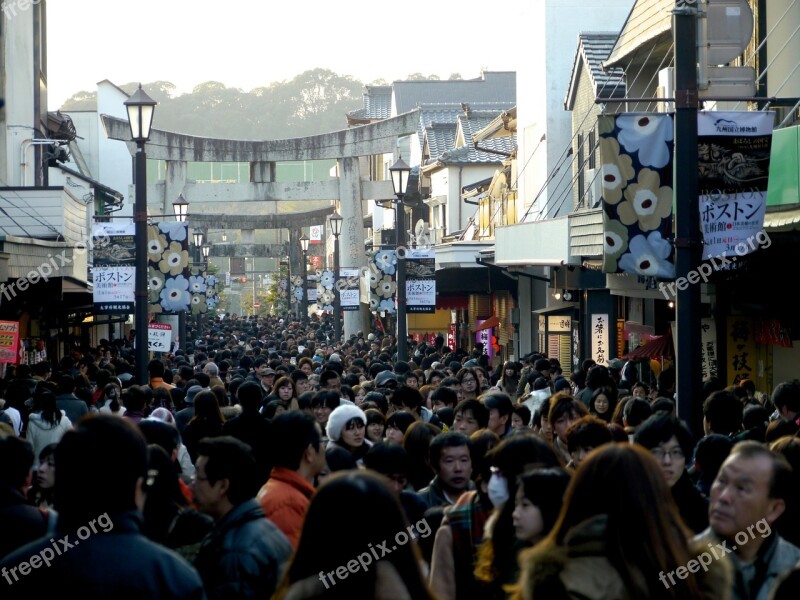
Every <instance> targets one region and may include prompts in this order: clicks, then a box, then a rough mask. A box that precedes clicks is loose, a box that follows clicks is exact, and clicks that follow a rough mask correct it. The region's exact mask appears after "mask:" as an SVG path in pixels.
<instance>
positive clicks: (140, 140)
mask: <svg viewBox="0 0 800 600" xmlns="http://www.w3.org/2000/svg"><path fill="white" fill-rule="evenodd" d="M124 104H125V108H126V109H127V111H128V124H129V125H130V128H131V140H132V141H134V142H136V160H135V185H136V201H135V204H134V211H133V223H134V225H135V229H134V232H135V235H136V287H135V292H134V297H135V301H136V303H135V307H134V313H135V314H134V326H135V327H136V338H135V340H136V353H135V356H136V379H137V383H139V384H140V385H147V384H148V383H149V381H150V380H149V377H148V375H147V357H148V346H149V343H148V340H147V337H148V331H147V154H146V153H145V149H144V147H145V144H146V143H147V140H149V139H150V127H151V125H152V124H153V113H154V112H155V107H156V104H158V103H157V102H156V101H155V100H153V99H152V98H151V97H150V96H148V95H147V94H145V93H144V90H142V85H141V84H139V89H138V90H136V91H135V92H134V94H133V95H132V96H131V97H130V98H128V99H127V100H126V101H125V103H124Z"/></svg>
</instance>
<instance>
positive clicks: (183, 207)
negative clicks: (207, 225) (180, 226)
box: [172, 194, 189, 223]
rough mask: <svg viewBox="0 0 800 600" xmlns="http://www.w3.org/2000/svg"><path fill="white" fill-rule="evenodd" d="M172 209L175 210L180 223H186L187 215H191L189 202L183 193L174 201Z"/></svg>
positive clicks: (176, 218)
mask: <svg viewBox="0 0 800 600" xmlns="http://www.w3.org/2000/svg"><path fill="white" fill-rule="evenodd" d="M172 210H173V211H174V212H175V220H176V221H177V222H178V223H185V222H186V217H188V216H189V203H188V202H187V201H186V198H184V197H183V194H180V195H179V196H178V199H177V200H175V202H173V203H172Z"/></svg>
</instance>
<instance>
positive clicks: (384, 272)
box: [367, 250, 397, 315]
mask: <svg viewBox="0 0 800 600" xmlns="http://www.w3.org/2000/svg"><path fill="white" fill-rule="evenodd" d="M367 264H368V265H369V269H368V274H367V277H368V281H369V289H370V294H369V309H370V310H371V311H372V312H379V313H386V314H390V315H392V314H394V313H395V312H396V309H395V295H396V292H397V280H396V273H397V256H396V255H395V251H394V250H379V251H377V252H372V253H370V254H368V255H367Z"/></svg>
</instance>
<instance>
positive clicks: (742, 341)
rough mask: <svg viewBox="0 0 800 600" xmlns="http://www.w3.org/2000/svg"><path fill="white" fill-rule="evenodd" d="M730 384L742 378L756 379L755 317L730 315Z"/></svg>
mask: <svg viewBox="0 0 800 600" xmlns="http://www.w3.org/2000/svg"><path fill="white" fill-rule="evenodd" d="M727 346H728V356H727V361H726V362H727V366H728V369H727V370H728V385H738V384H739V382H740V381H741V380H742V379H752V380H753V381H755V380H756V376H755V375H756V369H755V367H756V340H755V333H754V330H753V319H752V318H751V317H749V316H744V315H742V316H736V317H728V344H727Z"/></svg>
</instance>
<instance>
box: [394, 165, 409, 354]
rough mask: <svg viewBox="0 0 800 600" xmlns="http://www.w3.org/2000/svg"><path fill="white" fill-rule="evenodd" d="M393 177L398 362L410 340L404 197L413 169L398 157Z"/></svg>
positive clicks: (406, 349) (406, 350)
mask: <svg viewBox="0 0 800 600" xmlns="http://www.w3.org/2000/svg"><path fill="white" fill-rule="evenodd" d="M389 173H391V175H392V187H393V188H394V194H395V196H397V209H396V210H395V222H394V228H395V235H396V237H397V240H396V241H397V251H396V252H397V360H403V361H405V360H407V359H408V340H406V337H407V336H406V261H405V245H406V209H405V207H404V206H403V197H404V196H405V195H406V189H407V188H408V176H409V174H410V173H411V167H409V166H408V165H407V164H406V163H405V162H403V159H402V157H398V159H397V162H396V163H394V164H393V165H392V166H391V167H389Z"/></svg>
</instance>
